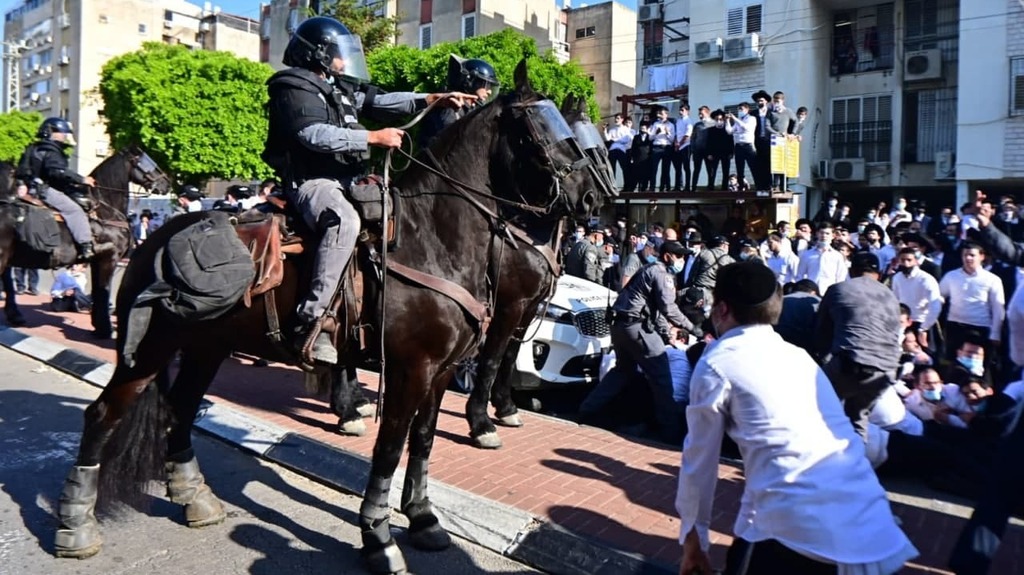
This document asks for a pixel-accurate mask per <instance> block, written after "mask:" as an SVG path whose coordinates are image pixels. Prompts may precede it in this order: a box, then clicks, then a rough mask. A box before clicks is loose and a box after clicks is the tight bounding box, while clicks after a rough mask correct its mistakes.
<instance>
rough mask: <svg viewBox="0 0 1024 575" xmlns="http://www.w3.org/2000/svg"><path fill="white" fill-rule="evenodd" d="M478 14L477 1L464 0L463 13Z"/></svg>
mask: <svg viewBox="0 0 1024 575" xmlns="http://www.w3.org/2000/svg"><path fill="white" fill-rule="evenodd" d="M470 12H476V0H462V13H463V14H469V13H470Z"/></svg>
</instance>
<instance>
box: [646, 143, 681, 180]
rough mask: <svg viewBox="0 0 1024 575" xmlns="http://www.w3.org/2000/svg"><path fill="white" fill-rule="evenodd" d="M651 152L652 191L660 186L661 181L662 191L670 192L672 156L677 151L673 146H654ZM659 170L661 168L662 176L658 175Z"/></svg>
mask: <svg viewBox="0 0 1024 575" xmlns="http://www.w3.org/2000/svg"><path fill="white" fill-rule="evenodd" d="M653 148H654V149H653V150H652V151H651V166H650V170H651V179H650V182H651V189H652V190H653V189H654V186H655V185H656V184H658V182H659V180H660V189H661V191H668V189H669V187H671V185H672V182H671V180H672V174H671V172H672V154H673V153H674V152H675V150H673V149H672V146H654V147H653ZM658 168H661V174H660V176H659V174H658Z"/></svg>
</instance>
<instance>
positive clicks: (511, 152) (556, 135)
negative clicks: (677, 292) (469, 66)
mask: <svg viewBox="0 0 1024 575" xmlns="http://www.w3.org/2000/svg"><path fill="white" fill-rule="evenodd" d="M488 107H493V111H492V112H491V113H492V114H494V116H495V117H496V122H497V131H496V134H495V138H494V140H493V141H494V144H493V146H492V149H491V150H490V155H491V181H492V182H497V183H501V184H504V185H509V186H511V187H512V188H513V190H512V191H511V192H510V193H512V194H515V195H516V196H518V198H519V199H521V200H525V202H526V203H528V204H530V205H533V206H546V207H549V208H550V210H551V213H552V214H553V215H558V216H562V215H567V216H574V217H589V216H590V215H592V214H593V213H594V212H595V211H596V210H597V209H598V208H599V207H600V206H601V204H602V202H603V199H604V198H603V194H602V192H601V191H600V190H601V189H602V184H601V183H600V182H599V181H598V180H600V175H599V172H600V170H593V169H592V165H593V160H591V158H590V157H589V156H587V154H586V153H585V152H584V151H583V149H582V147H581V146H580V143H579V142H577V140H576V138H575V136H574V135H573V132H572V129H571V128H570V127H569V124H568V123H566V121H565V118H564V117H562V114H561V112H560V111H559V110H558V108H557V107H556V106H555V104H554V103H553V102H552V101H551V100H549V99H547V98H545V97H543V96H541V95H540V94H538V93H537V92H535V91H534V90H533V88H532V87H531V86H530V83H529V81H528V80H527V78H526V61H525V60H523V61H522V62H520V63H519V66H518V67H517V68H516V72H515V90H514V91H512V92H511V93H508V94H504V95H502V96H501V97H499V98H497V99H496V100H495V101H494V102H493V103H492V104H491V105H490V106H488Z"/></svg>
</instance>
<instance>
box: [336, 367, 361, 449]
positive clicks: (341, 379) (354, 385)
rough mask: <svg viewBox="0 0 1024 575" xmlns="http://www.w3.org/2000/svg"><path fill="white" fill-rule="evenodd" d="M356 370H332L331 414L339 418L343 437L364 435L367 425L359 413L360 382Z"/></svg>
mask: <svg viewBox="0 0 1024 575" xmlns="http://www.w3.org/2000/svg"><path fill="white" fill-rule="evenodd" d="M355 372H356V369H355V368H354V367H348V366H338V367H336V368H333V369H331V412H333V413H334V415H337V416H338V433H340V434H342V435H356V436H359V435H363V434H365V433H366V423H364V422H363V415H362V413H360V411H359V400H360V399H362V395H363V394H362V392H361V391H360V390H359V380H357V379H356V377H355V375H356V374H355Z"/></svg>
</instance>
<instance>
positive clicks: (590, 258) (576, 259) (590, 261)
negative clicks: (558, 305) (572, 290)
mask: <svg viewBox="0 0 1024 575" xmlns="http://www.w3.org/2000/svg"><path fill="white" fill-rule="evenodd" d="M605 257H607V256H605V253H604V228H602V227H600V226H591V228H590V233H589V234H587V235H586V236H584V237H583V238H581V239H580V240H579V241H577V242H576V243H575V244H573V246H572V248H571V249H570V250H569V255H567V256H566V257H565V273H567V274H569V275H571V276H576V277H578V278H582V279H585V280H587V281H592V282H594V283H601V279H602V277H603V276H604V267H603V266H602V265H601V263H602V260H604V259H605Z"/></svg>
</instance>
